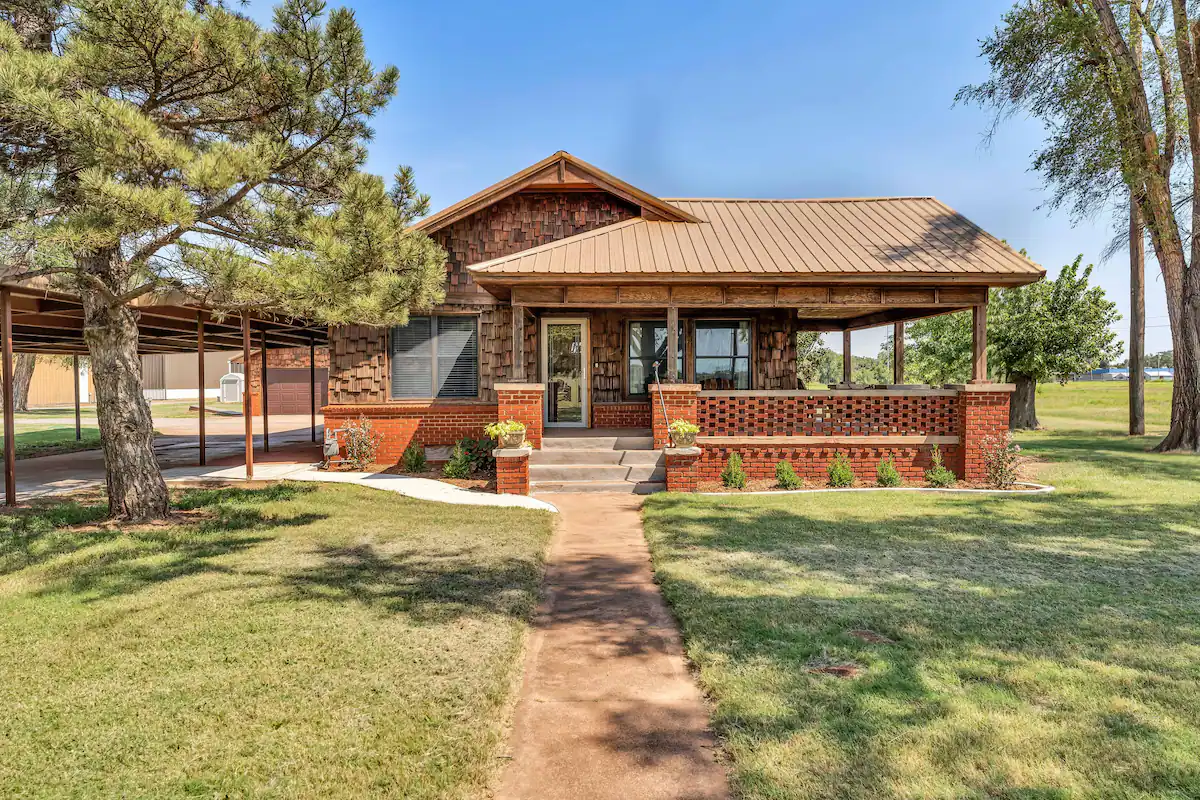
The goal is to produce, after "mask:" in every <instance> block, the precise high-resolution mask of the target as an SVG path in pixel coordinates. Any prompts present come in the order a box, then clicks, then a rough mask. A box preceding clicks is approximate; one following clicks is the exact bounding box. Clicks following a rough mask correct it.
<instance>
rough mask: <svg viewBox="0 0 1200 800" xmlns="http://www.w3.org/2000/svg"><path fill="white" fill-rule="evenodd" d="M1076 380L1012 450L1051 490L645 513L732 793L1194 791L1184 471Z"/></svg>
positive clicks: (1192, 578) (1198, 569) (1193, 464)
mask: <svg viewBox="0 0 1200 800" xmlns="http://www.w3.org/2000/svg"><path fill="white" fill-rule="evenodd" d="M1093 386H1095V385H1094V384H1081V385H1077V387H1078V391H1077V392H1075V389H1076V388H1077V387H1068V388H1067V389H1066V390H1061V389H1059V388H1058V387H1052V388H1050V389H1049V390H1048V391H1047V392H1046V395H1045V397H1046V399H1047V400H1048V402H1046V403H1045V404H1044V405H1043V396H1039V405H1043V408H1044V409H1045V411H1044V412H1043V420H1044V421H1045V420H1046V419H1048V418H1054V419H1058V418H1059V415H1060V414H1061V417H1062V418H1066V419H1070V420H1072V421H1073V424H1074V425H1075V426H1076V427H1077V428H1079V429H1077V430H1070V431H1058V432H1039V433H1036V434H1031V435H1026V436H1023V437H1021V441H1022V444H1023V445H1024V446H1025V448H1026V450H1027V451H1028V452H1031V453H1033V454H1034V455H1036V456H1038V457H1040V458H1041V459H1044V460H1045V462H1046V463H1044V464H1042V465H1041V466H1040V468H1039V473H1040V477H1041V478H1042V479H1043V480H1046V481H1049V482H1050V483H1053V484H1055V485H1056V486H1058V487H1059V490H1060V491H1059V492H1058V493H1057V494H1054V495H1049V496H1028V497H1019V496H1018V497H996V496H992V497H981V498H971V497H961V496H957V497H956V496H950V495H942V496H938V495H913V494H908V495H901V496H898V495H888V494H866V495H863V494H857V495H853V496H849V495H839V494H823V495H803V496H796V495H793V496H776V497H729V496H722V497H719V498H711V497H693V496H681V495H657V496H653V497H651V498H649V499H648V500H647V504H646V510H645V518H646V531H647V537H648V539H649V541H650V544H651V549H652V553H653V558H654V563H655V569H656V573H657V576H658V579H659V580H660V582H661V583H662V586H663V590H664V593H665V594H666V596H667V599H668V600H669V602H670V603H671V604H672V606H673V608H674V610H675V612H676V614H677V615H678V617H679V619H680V622H681V625H682V627H683V631H684V636H685V640H686V646H687V651H688V654H689V656H690V657H691V659H692V660H693V662H694V663H695V664H696V665H697V667H698V670H699V677H700V681H701V683H702V685H703V687H704V688H705V689H706V690H707V691H708V692H709V693H710V695H711V696H712V698H713V700H714V725H715V727H716V729H717V731H718V733H719V734H720V736H721V738H722V740H723V742H724V744H725V746H726V748H727V750H728V752H729V754H730V756H731V758H732V762H733V773H732V774H733V781H734V784H735V787H736V789H737V792H738V793H739V795H740V796H741V797H743V798H756V799H757V798H763V799H764V800H765V799H766V798H771V799H772V800H776V799H778V798H897V797H902V798H964V797H966V798H981V799H982V798H1039V799H1041V798H1180V799H1182V798H1192V797H1200V489H1198V487H1200V458H1196V457H1191V456H1178V455H1176V456H1157V455H1152V454H1150V453H1148V452H1147V450H1148V449H1149V448H1150V447H1151V446H1152V445H1153V443H1154V442H1155V441H1156V439H1155V438H1153V437H1147V438H1143V439H1134V440H1130V439H1128V438H1125V437H1122V436H1119V435H1116V434H1114V433H1111V432H1109V431H1108V429H1109V427H1110V424H1109V423H1111V422H1113V421H1114V420H1119V419H1120V416H1119V413H1117V412H1115V411H1114V410H1113V409H1112V408H1111V407H1108V406H1105V405H1104V404H1103V403H1101V402H1099V401H1098V399H1097V398H1099V397H1100V396H1102V394H1103V392H1102V391H1101V390H1100V389H1099V388H1096V389H1094V388H1093ZM1156 386H1157V385H1156ZM1103 388H1104V389H1108V388H1109V387H1107V386H1104V387H1103ZM1121 388H1122V389H1123V388H1124V387H1121ZM1072 392H1075V393H1074V394H1071V393H1072ZM1151 396H1152V397H1153V395H1151ZM1152 402H1154V401H1152ZM1051 408H1053V409H1054V410H1055V412H1056V413H1055V414H1050V413H1049V410H1050V409H1051ZM1152 408H1153V406H1152ZM1152 413H1155V414H1157V413H1158V412H1152ZM1159 418H1160V419H1161V417H1159ZM1152 419H1153V417H1152ZM1089 425H1091V426H1092V427H1098V428H1101V429H1102V431H1101V432H1094V431H1087V430H1081V429H1082V428H1086V427H1088V426H1089ZM864 629H865V630H870V631H874V632H876V633H879V634H881V635H882V636H884V637H887V639H889V640H891V643H888V642H880V643H875V644H872V643H869V642H867V641H863V640H862V639H861V638H858V637H856V636H854V635H852V634H850V633H849V632H850V631H854V630H864ZM830 662H832V663H847V664H856V665H860V666H861V667H862V672H861V673H860V674H859V675H858V676H857V677H854V678H838V677H833V676H829V675H823V674H817V673H813V672H811V671H810V670H809V667H810V666H817V665H820V664H826V663H830Z"/></svg>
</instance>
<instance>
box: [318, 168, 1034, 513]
mask: <svg viewBox="0 0 1200 800" xmlns="http://www.w3.org/2000/svg"><path fill="white" fill-rule="evenodd" d="M417 227H418V228H419V229H420V230H422V231H424V232H425V233H427V234H428V235H429V236H430V237H432V238H433V239H434V240H436V241H437V242H438V243H440V244H441V245H442V246H443V247H444V248H445V250H446V252H447V254H448V259H447V264H446V297H445V302H444V303H443V304H442V305H441V306H439V307H437V308H433V309H428V310H427V311H426V312H422V313H417V314H414V315H413V316H412V318H411V320H410V322H409V324H408V325H407V326H405V327H403V328H396V329H393V330H386V329H381V328H371V327H365V326H347V327H341V328H335V329H332V330H331V331H330V348H331V354H330V369H329V405H328V406H326V407H325V408H324V414H325V420H326V426H327V427H337V426H338V425H339V424H340V423H341V422H342V421H345V420H347V419H351V418H356V417H359V416H366V417H369V418H371V419H372V420H373V421H374V423H375V425H376V427H377V428H378V429H379V430H381V431H383V433H384V435H385V440H384V444H383V448H382V454H383V456H384V457H385V458H386V459H388V460H391V459H398V458H399V457H400V455H401V454H402V453H403V451H404V449H405V448H406V447H407V446H408V445H409V444H410V443H412V442H416V443H417V444H419V445H423V446H427V447H444V446H446V445H450V444H453V443H454V442H455V441H456V440H457V439H459V438H461V437H464V436H478V435H480V432H481V429H482V426H483V425H484V424H486V423H487V422H489V421H493V420H496V419H498V418H500V419H509V418H514V419H519V420H521V421H523V422H525V423H526V425H527V427H528V439H529V442H530V444H531V445H532V447H533V448H534V453H533V454H532V455H531V456H528V457H514V458H513V459H512V461H511V462H510V460H509V459H508V458H502V459H501V463H500V472H501V489H502V490H505V489H506V482H508V489H507V490H514V491H525V490H527V489H528V480H529V477H530V476H532V479H533V481H534V483H542V484H544V485H547V486H548V485H550V484H555V485H558V484H563V485H564V486H566V485H568V484H574V483H576V482H578V483H589V484H604V483H613V484H616V483H620V482H621V481H622V480H623V481H624V482H626V483H633V484H635V485H636V484H642V486H641V487H640V488H643V489H645V488H657V486H658V484H659V483H660V482H662V481H664V480H665V482H666V484H667V485H668V487H669V488H673V489H676V488H690V487H692V486H694V485H695V484H696V482H697V481H699V480H702V479H704V478H706V477H712V476H715V475H716V473H717V472H718V471H719V469H720V465H721V464H723V462H724V459H725V458H726V457H727V456H728V454H729V453H730V452H732V451H733V450H738V451H739V452H741V453H742V455H743V458H744V459H745V460H746V463H747V468H748V470H749V471H750V473H751V474H752V475H755V474H761V475H767V474H768V473H770V474H773V469H774V465H775V463H776V462H777V461H778V460H780V459H781V458H785V457H786V458H789V459H791V460H792V461H793V464H794V465H795V466H796V468H797V471H798V472H800V473H801V474H809V475H813V476H817V475H823V473H824V467H825V464H826V463H827V462H828V460H829V459H830V458H832V456H833V454H834V453H835V452H837V451H839V450H840V451H842V452H846V453H848V454H849V455H850V456H851V459H852V461H853V463H854V465H855V469H856V470H858V471H859V472H860V473H861V474H862V475H864V476H866V475H867V474H870V475H871V476H873V474H874V469H875V464H876V463H877V461H878V459H879V458H880V457H882V456H884V455H892V456H893V457H894V458H895V459H896V462H897V464H898V465H899V466H900V468H901V471H902V472H905V473H907V474H909V475H911V476H914V477H915V476H918V475H919V474H920V473H921V471H922V470H923V469H924V468H925V465H927V464H928V462H929V458H930V453H931V451H932V448H933V446H934V445H939V446H941V448H942V450H943V451H944V452H945V454H946V456H947V459H948V462H949V463H950V464H951V466H953V467H955V468H956V470H957V471H958V472H959V473H960V475H965V476H967V477H971V478H974V477H979V476H980V475H981V469H982V467H981V466H980V463H979V457H978V454H977V450H978V448H977V446H976V445H975V444H974V443H972V442H970V441H967V439H968V437H976V438H977V437H980V436H983V435H985V434H991V433H999V432H1002V431H1003V430H1004V429H1005V426H1006V425H1007V406H1008V393H1009V391H1010V390H1011V387H1007V386H997V385H992V384H988V383H986V374H987V370H986V326H985V325H984V321H985V320H986V312H987V296H988V295H987V291H988V288H989V287H992V286H1018V285H1021V284H1027V283H1031V282H1033V281H1036V280H1039V279H1040V278H1042V276H1043V275H1044V274H1045V271H1044V270H1043V269H1041V268H1040V267H1039V266H1037V265H1036V264H1034V263H1033V262H1032V261H1030V260H1029V259H1027V258H1025V257H1024V256H1022V255H1020V254H1019V253H1017V252H1015V251H1014V250H1013V249H1012V248H1010V247H1008V246H1007V245H1006V244H1004V243H1003V242H1001V241H999V240H998V239H996V238H995V237H993V236H991V235H989V234H987V233H986V232H984V231H982V230H980V229H979V228H978V227H977V226H976V225H974V224H973V223H971V222H970V221H969V220H967V219H965V218H964V217H963V216H962V215H960V214H958V213H957V212H955V211H954V210H953V209H951V208H949V207H947V206H946V205H944V204H942V203H941V202H939V201H937V200H935V199H933V198H931V197H886V198H860V199H836V200H811V199H786V200H749V199H730V198H707V199H665V198H659V197H655V196H653V195H651V194H649V193H648V192H645V191H643V190H641V189H638V188H637V187H634V186H631V185H630V184H628V183H626V182H625V181H623V180H621V179H620V178H617V177H615V176H613V175H610V174H608V173H606V172H604V171H603V170H601V169H598V168H597V167H594V166H592V165H591V164H588V163H586V162H584V161H582V160H580V159H578V158H576V157H574V156H572V155H570V154H568V153H565V152H558V153H555V154H554V155H552V156H550V157H548V158H546V159H544V160H542V161H539V162H538V163H536V164H533V165H532V166H530V167H528V168H526V169H524V170H521V171H520V172H518V173H516V174H515V175H512V176H510V177H508V178H506V179H504V180H502V181H500V182H499V183H496V184H494V185H492V186H490V187H488V188H486V189H484V190H482V191H480V192H478V193H477V194H474V195H472V196H470V197H468V198H466V199H465V200H462V201H460V202H458V203H455V204H454V205H452V206H450V207H449V208H446V209H444V210H442V211H440V212H438V213H436V214H433V215H431V216H429V217H427V218H426V219H424V220H422V221H421V222H420V223H418V225H417ZM967 309H970V310H973V312H974V314H975V329H976V343H975V344H976V349H975V375H976V376H977V380H976V381H975V382H973V383H972V384H970V385H964V386H956V387H910V386H904V385H902V384H903V377H902V371H903V370H902V363H903V362H902V357H901V363H900V369H898V370H897V373H898V374H897V378H898V380H897V381H896V384H898V385H897V386H890V387H862V386H854V385H852V384H850V382H849V381H850V374H849V373H850V370H849V363H848V360H847V365H846V370H845V382H844V383H843V384H842V385H840V386H838V387H834V388H832V389H828V390H820V391H817V390H811V389H807V388H806V387H804V386H803V384H802V382H801V381H800V379H799V378H798V377H797V373H796V364H795V334H796V333H797V332H798V331H812V330H816V331H838V332H841V333H842V334H843V337H844V341H845V343H846V344H847V346H846V347H845V349H846V351H847V353H848V352H849V346H848V343H849V339H850V335H851V332H852V331H853V330H856V329H862V328H868V327H874V326H881V325H894V326H902V325H903V323H904V322H905V321H908V320H913V319H918V318H921V317H926V316H931V315H934V314H943V313H947V312H953V311H961V310H967ZM902 338H903V337H901V339H902ZM902 350H903V348H901V354H902ZM668 354H672V357H668ZM656 362H657V364H658V367H657V370H658V372H657V378H656V372H655V369H656V368H655V364H656ZM656 380H657V381H660V382H661V391H659V389H656V388H655V383H656ZM677 417H683V418H687V419H692V420H694V421H696V422H697V424H699V426H700V428H701V432H700V437H699V439H698V445H699V448H698V450H697V451H696V452H693V449H688V450H687V451H686V452H675V451H674V450H672V449H671V448H669V447H667V445H668V444H670V442H669V436H668V434H667V430H666V425H667V423H668V421H669V420H671V419H675V418H677ZM572 429H593V430H592V431H583V430H576V431H574V433H572ZM596 429H621V432H622V436H623V439H617V438H616V437H615V436H613V437H607V438H606V437H601V436H597V435H596ZM629 429H636V430H637V433H638V434H639V435H631V434H629ZM585 434H590V437H589V436H586V435H585ZM544 437H547V438H549V437H555V438H560V439H562V440H563V441H561V442H556V443H555V444H554V450H555V451H561V450H571V449H572V448H574V449H576V450H577V451H578V452H577V453H576V454H574V455H571V454H570V453H566V454H564V453H562V452H556V453H555V454H554V455H553V457H551V456H550V455H549V454H547V453H541V452H540V451H541V450H542V443H543V438H544ZM589 438H590V439H591V442H590V443H589ZM622 442H624V444H625V445H627V446H626V447H623V448H622ZM636 447H644V448H653V450H652V451H651V452H649V453H648V454H645V455H643V456H637V454H636V453H634V449H635V448H636ZM603 448H608V449H610V450H614V449H616V450H617V452H619V453H620V454H621V455H619V456H614V455H612V453H606V454H604V455H603V456H600V455H598V454H597V453H598V451H599V450H601V449H603ZM617 448H621V449H617ZM664 448H665V450H666V452H665V453H664V452H661V451H662V450H663V449H664ZM627 458H629V459H631V460H629V461H628V462H627V461H626V459H627ZM589 459H590V460H589ZM614 459H615V461H614ZM526 461H529V463H525V462H526ZM601 466H607V467H610V468H607V469H599V468H600V467H601ZM570 467H579V468H581V469H578V470H575V471H572V470H570V469H569V468H570ZM583 467H594V468H595V469H590V470H585V469H582V468H583ZM644 467H649V469H645V468H644ZM664 473H665V474H664ZM573 475H574V476H577V477H578V476H587V477H586V478H584V479H580V480H578V481H576V480H574V479H573V478H572V476H573ZM622 475H625V476H626V477H625V478H623V479H622V478H621V476H622ZM514 487H515V488H514ZM567 488H570V487H569V486H567ZM581 488H582V487H581ZM600 488H603V487H602V486H601V487H600Z"/></svg>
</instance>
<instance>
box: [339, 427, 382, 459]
mask: <svg viewBox="0 0 1200 800" xmlns="http://www.w3.org/2000/svg"><path fill="white" fill-rule="evenodd" d="M342 428H343V429H342V440H343V441H344V442H345V443H346V458H345V463H346V464H347V465H348V466H350V467H353V468H354V469H356V470H361V469H365V468H366V467H368V466H370V465H371V464H374V463H375V457H376V456H377V455H378V453H379V443H380V442H382V441H383V434H382V433H380V432H379V431H377V430H375V426H373V425H372V424H371V420H369V419H367V418H366V417H359V418H358V419H357V420H352V421H350V422H347V423H346V424H345V425H344V426H342Z"/></svg>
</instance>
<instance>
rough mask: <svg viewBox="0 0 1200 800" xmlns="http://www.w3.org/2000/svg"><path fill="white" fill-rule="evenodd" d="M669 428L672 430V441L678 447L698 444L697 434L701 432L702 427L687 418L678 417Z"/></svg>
mask: <svg viewBox="0 0 1200 800" xmlns="http://www.w3.org/2000/svg"><path fill="white" fill-rule="evenodd" d="M667 430H668V431H670V432H671V441H672V442H674V443H675V446H676V447H692V446H693V445H695V444H696V434H697V433H699V432H700V427H699V426H698V425H697V424H696V423H694V422H688V421H687V420H686V419H677V420H674V421H672V422H671V424H670V425H668V426H667Z"/></svg>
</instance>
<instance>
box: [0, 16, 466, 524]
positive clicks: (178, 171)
mask: <svg viewBox="0 0 1200 800" xmlns="http://www.w3.org/2000/svg"><path fill="white" fill-rule="evenodd" d="M57 19H58V20H59V22H60V24H61V27H59V28H58V29H57V30H56V31H55V37H54V40H55V41H57V42H60V44H59V45H58V46H55V47H53V48H50V49H47V48H43V47H37V48H35V47H30V46H27V45H28V44H29V40H30V37H29V36H24V37H23V36H21V35H19V34H18V33H17V31H16V30H15V29H14V28H13V27H12V26H10V25H8V24H2V23H0V149H2V152H3V156H4V158H5V159H6V167H7V170H6V177H5V178H4V179H3V180H4V181H5V183H4V184H3V186H2V187H0V201H3V202H4V204H5V206H6V207H7V208H6V209H5V213H0V224H3V225H4V228H5V230H4V234H5V235H4V237H3V247H4V253H3V254H2V255H3V260H2V262H0V263H4V264H5V265H6V273H5V276H4V277H5V278H6V279H8V280H12V279H28V278H43V279H46V280H49V281H51V283H52V285H54V286H56V287H59V288H63V289H66V290H69V291H73V292H76V293H78V294H79V295H80V297H81V298H82V301H83V307H84V335H85V339H86V342H87V346H88V350H89V353H90V355H91V364H92V370H93V376H94V381H95V386H96V398H97V413H98V417H99V426H100V433H101V437H102V440H103V443H104V454H105V464H106V468H107V472H108V491H109V505H110V510H111V511H112V513H113V514H115V515H118V516H121V517H125V518H129V519H147V518H153V517H161V516H163V515H165V514H166V513H167V508H168V498H167V492H166V487H165V484H164V483H163V480H162V476H161V474H160V472H159V469H158V466H157V463H156V461H155V459H154V451H153V446H152V445H153V429H152V426H151V420H150V411H149V406H148V405H147V403H146V401H145V399H144V398H143V396H142V391H141V371H140V363H139V360H138V357H137V352H138V333H137V324H136V311H135V309H134V307H133V306H132V305H131V304H132V303H134V301H136V300H137V299H138V298H142V297H144V296H146V295H149V294H152V293H154V292H157V291H160V290H163V289H172V290H175V291H178V292H183V293H184V294H185V295H188V296H190V297H192V298H194V299H196V300H202V301H204V302H206V303H208V304H209V305H212V306H215V307H216V308H218V309H220V310H222V311H225V312H231V313H240V312H242V311H256V312H269V313H278V314H282V315H288V316H296V317H303V318H306V319H309V320H311V321H313V322H317V323H328V324H339V323H364V324H375V325H390V324H403V323H404V322H405V321H406V320H407V313H408V309H409V308H415V307H426V306H429V305H431V304H433V303H436V302H438V301H439V300H440V294H441V287H442V279H443V271H442V267H443V264H444V260H445V253H444V251H442V250H441V248H439V247H438V246H437V245H435V244H434V243H433V242H431V241H430V240H429V239H428V238H427V237H425V236H424V235H422V234H420V233H416V232H413V231H411V230H409V225H410V223H411V222H412V221H413V220H414V219H415V218H416V217H418V216H419V215H421V214H423V213H425V212H426V211H427V208H428V198H427V197H425V196H423V195H421V194H419V193H418V192H417V191H416V190H415V188H414V185H413V176H412V172H411V170H409V169H407V168H401V169H400V170H399V171H398V173H397V175H396V179H395V182H394V185H393V186H392V188H391V189H390V190H389V189H388V188H387V187H386V186H385V184H384V182H383V180H381V179H380V178H378V177H376V176H373V175H368V174H365V173H363V172H362V167H363V164H364V162H365V160H366V144H367V143H368V142H369V141H370V139H371V137H372V135H373V131H372V129H371V128H370V126H369V121H370V119H371V118H372V117H374V116H375V115H376V114H378V113H379V112H380V111H381V110H382V109H383V108H384V106H385V105H386V103H387V102H388V100H389V99H390V98H391V97H392V96H393V95H394V94H395V91H396V83H397V78H398V74H397V71H396V69H395V68H393V67H386V68H384V69H380V70H376V69H375V68H374V67H373V66H372V65H371V62H370V61H369V60H368V59H367V57H366V53H365V50H364V48H363V42H362V33H361V31H360V29H359V27H358V25H357V23H356V22H355V20H354V15H353V14H352V13H351V12H350V11H348V10H346V9H337V10H334V11H331V12H328V13H327V12H326V9H325V6H324V4H323V3H321V2H319V0H286V2H284V3H283V4H282V5H280V6H278V7H277V8H276V9H275V15H274V22H273V24H272V26H271V27H270V29H263V28H261V27H260V26H258V25H257V24H256V23H254V22H253V21H251V20H249V19H248V18H246V17H244V16H242V15H240V14H237V13H233V12H230V11H228V10H226V9H225V8H222V7H221V6H220V5H212V4H197V6H196V8H190V7H189V6H188V5H187V4H185V2H183V0H87V2H83V3H80V4H78V5H77V6H75V7H73V8H70V9H68V10H67V11H66V12H65V13H61V14H59V15H58V16H57ZM39 41H45V38H44V37H43V38H42V39H40V40H39ZM14 200H17V201H20V202H21V203H23V204H24V207H25V208H27V209H30V210H28V211H27V212H26V213H20V214H14V213H11V210H10V209H11V207H12V205H13V201H14Z"/></svg>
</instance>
